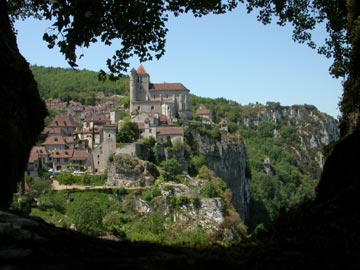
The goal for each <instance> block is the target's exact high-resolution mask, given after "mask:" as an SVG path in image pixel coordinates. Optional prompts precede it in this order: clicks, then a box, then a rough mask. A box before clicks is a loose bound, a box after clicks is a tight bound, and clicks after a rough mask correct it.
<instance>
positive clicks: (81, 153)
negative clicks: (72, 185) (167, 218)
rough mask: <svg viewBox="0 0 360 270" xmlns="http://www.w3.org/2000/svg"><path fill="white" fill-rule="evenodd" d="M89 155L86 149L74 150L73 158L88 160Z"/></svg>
mask: <svg viewBox="0 0 360 270" xmlns="http://www.w3.org/2000/svg"><path fill="white" fill-rule="evenodd" d="M88 157H89V153H88V152H86V151H85V150H74V154H73V156H72V158H70V159H71V160H87V159H88Z"/></svg>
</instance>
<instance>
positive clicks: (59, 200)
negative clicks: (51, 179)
mask: <svg viewBox="0 0 360 270" xmlns="http://www.w3.org/2000/svg"><path fill="white" fill-rule="evenodd" d="M112 162H113V163H114V164H115V165H114V166H115V169H116V166H117V165H116V164H117V163H119V162H120V163H121V164H122V163H124V162H126V164H127V170H126V174H127V175H128V176H129V178H131V177H130V175H131V174H132V173H135V174H137V175H138V174H139V173H140V175H138V178H139V179H142V178H143V176H142V174H143V173H144V174H145V175H146V176H145V177H147V178H149V177H152V178H153V179H155V177H154V176H152V175H151V174H149V172H148V171H146V173H145V172H144V167H141V166H140V163H139V161H138V160H137V159H136V158H130V157H121V156H114V157H113V161H112ZM175 165H177V166H175ZM152 166H153V165H152ZM120 167H121V169H123V166H120ZM175 167H176V168H175ZM147 168H150V165H149V164H148V165H147ZM178 169H179V165H178V164H177V162H176V160H175V159H172V160H169V161H168V162H167V163H166V164H165V162H162V163H161V168H158V169H155V168H153V169H152V170H151V171H154V170H160V171H161V173H160V175H159V174H158V173H157V174H156V173H155V175H158V177H157V178H156V179H155V181H153V184H149V183H148V184H146V183H145V182H144V183H143V184H140V186H139V187H135V188H130V189H125V188H108V189H96V190H95V189H87V190H82V191H81V190H76V189H70V190H58V191H46V192H43V193H36V201H37V204H36V205H33V206H32V208H31V209H28V210H30V215H32V216H37V217H41V218H43V219H44V220H46V221H47V222H49V223H52V224H54V225H55V226H58V227H64V228H73V229H75V230H77V231H79V232H82V233H84V234H87V235H91V236H106V235H111V236H112V237H116V238H117V239H121V240H129V241H149V242H156V243H162V244H184V243H185V244H187V245H208V244H211V243H215V242H219V241H220V242H229V241H238V240H240V239H241V238H242V237H243V236H244V235H245V231H246V228H245V226H244V225H243V224H242V222H241V220H240V217H239V215H238V214H237V213H236V211H235V209H234V208H233V206H232V204H231V192H230V191H229V189H227V187H226V184H225V183H224V182H223V181H222V180H221V179H219V178H217V177H216V176H215V175H214V174H213V173H212V172H211V171H210V170H209V169H207V168H206V167H205V166H203V167H202V168H201V169H200V170H199V174H198V177H196V178H189V177H188V176H186V174H179V173H177V172H178ZM174 172H176V173H177V175H176V176H174ZM170 175H171V177H170ZM60 178H61V179H62V178H67V175H64V176H62V177H60ZM128 181H129V182H131V181H137V179H134V180H128ZM154 182H155V183H154ZM144 185H146V186H144ZM32 190H33V187H32V186H31V188H30V193H32V194H33V195H35V193H33V191H32ZM15 205H16V204H15Z"/></svg>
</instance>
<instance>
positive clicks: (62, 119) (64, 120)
mask: <svg viewBox="0 0 360 270" xmlns="http://www.w3.org/2000/svg"><path fill="white" fill-rule="evenodd" d="M48 127H76V125H75V124H74V123H73V121H72V119H70V117H69V115H67V114H58V115H56V116H55V117H54V119H53V120H52V122H51V124H50V125H48Z"/></svg>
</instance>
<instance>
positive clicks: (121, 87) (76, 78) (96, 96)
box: [31, 66, 129, 105]
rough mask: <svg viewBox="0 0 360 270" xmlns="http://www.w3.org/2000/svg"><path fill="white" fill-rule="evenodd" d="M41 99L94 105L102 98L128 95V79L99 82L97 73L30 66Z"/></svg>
mask: <svg viewBox="0 0 360 270" xmlns="http://www.w3.org/2000/svg"><path fill="white" fill-rule="evenodd" d="M31 70H32V72H33V74H34V77H35V80H36V81H37V83H38V87H39V92H40V96H41V97H42V98H43V99H49V98H60V99H61V100H63V101H69V100H76V101H80V102H81V103H83V104H85V105H94V104H95V103H96V102H98V101H100V99H101V98H102V97H103V96H109V95H129V78H128V77H126V76H124V77H123V78H120V79H119V80H118V81H115V82H114V81H109V80H107V81H104V82H103V81H99V80H98V73H97V72H94V71H89V70H74V69H70V68H67V69H64V68H54V67H41V66H31Z"/></svg>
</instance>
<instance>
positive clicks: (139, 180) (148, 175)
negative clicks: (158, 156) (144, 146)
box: [106, 155, 159, 188]
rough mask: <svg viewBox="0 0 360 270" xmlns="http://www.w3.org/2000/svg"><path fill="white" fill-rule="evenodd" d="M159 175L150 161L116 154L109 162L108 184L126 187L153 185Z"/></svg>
mask: <svg viewBox="0 0 360 270" xmlns="http://www.w3.org/2000/svg"><path fill="white" fill-rule="evenodd" d="M158 175H159V172H158V171H157V168H156V166H154V165H153V164H151V163H150V162H148V161H144V160H140V159H138V158H135V157H132V156H128V155H114V156H111V157H110V159H109V162H108V168H107V176H108V179H107V182H106V185H108V186H115V187H125V188H134V187H143V186H151V185H153V183H154V180H155V178H156V177H157V176H158Z"/></svg>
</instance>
